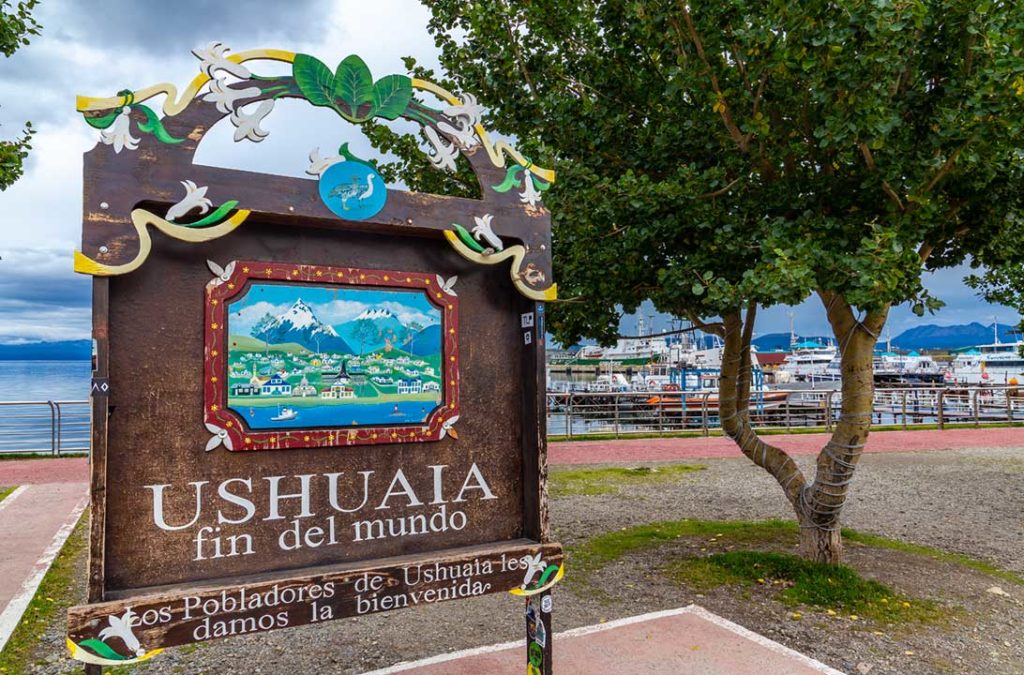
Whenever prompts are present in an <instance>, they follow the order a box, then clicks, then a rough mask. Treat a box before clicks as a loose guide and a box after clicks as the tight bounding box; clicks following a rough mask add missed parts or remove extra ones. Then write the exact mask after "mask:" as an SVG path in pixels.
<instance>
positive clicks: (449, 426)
mask: <svg viewBox="0 0 1024 675" xmlns="http://www.w3.org/2000/svg"><path fill="white" fill-rule="evenodd" d="M458 421H459V416H458V415H456V416H455V417H449V418H448V419H446V420H445V421H444V423H442V424H441V434H440V435H439V436H438V438H439V439H440V438H444V437H445V436H447V435H448V434H451V435H452V438H458V437H459V435H458V434H457V433H455V428H454V427H455V423H456V422H458Z"/></svg>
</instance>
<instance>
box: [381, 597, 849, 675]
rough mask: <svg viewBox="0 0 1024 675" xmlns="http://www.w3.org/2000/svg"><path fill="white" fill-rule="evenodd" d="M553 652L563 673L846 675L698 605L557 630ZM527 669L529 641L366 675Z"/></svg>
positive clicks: (471, 674) (491, 673)
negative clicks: (823, 674)
mask: <svg viewBox="0 0 1024 675" xmlns="http://www.w3.org/2000/svg"><path fill="white" fill-rule="evenodd" d="M556 612H557V609H556ZM555 619H556V620H557V614H556V616H555ZM552 649H554V655H553V656H552V662H551V665H552V666H553V668H554V672H556V673H559V675H593V674H595V673H621V675H640V674H641V673H643V674H645V675H679V673H687V674H688V675H815V674H820V673H826V674H827V675H842V673H840V672H839V671H837V670H834V669H832V668H829V667H828V666H826V665H824V664H822V663H820V662H818V661H814V660H813V659H810V658H807V657H806V656H803V655H801V654H799V653H797V652H795V651H793V650H791V649H787V648H786V647H783V646H782V645H780V644H778V643H777V642H773V641H771V640H769V639H767V638H765V637H762V636H760V635H757V634H756V633H753V632H751V631H748V630H746V629H745V628H743V627H742V626H738V625H736V624H734V623H731V622H729V621H726V620H725V619H722V618H721V617H719V616H716V615H714V614H712V613H711V612H708V611H707V610H705V609H703V608H701V607H697V606H695V605H691V606H689V607H686V608H685V609H680V610H670V611H668V612H656V613H654V614H647V615H644V616H639V617H631V618H629V619H622V620H619V621H612V622H610V623H607V624H603V625H599V626H588V627H586V628H580V629H576V630H571V631H566V632H565V633H556V634H555V638H554V641H553V643H552ZM525 670H526V646H525V639H524V642H522V643H516V644H506V645H495V646H493V647H484V648H481V649H475V650H469V651H467V652H461V653H456V654H445V655H442V656H438V657H434V658H431V659H424V660H423V661H418V662H416V663H409V664H401V665H398V666H393V667H391V668H385V669H383V670H379V671H374V672H373V673H367V674H366V675H384V673H399V672H403V673H409V674H410V675H479V674H480V673H487V675H506V674H508V675H520V674H521V673H523V672H524V671H525Z"/></svg>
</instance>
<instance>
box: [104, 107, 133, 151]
mask: <svg viewBox="0 0 1024 675" xmlns="http://www.w3.org/2000/svg"><path fill="white" fill-rule="evenodd" d="M100 139H101V140H102V141H103V142H104V143H106V144H107V145H112V146H114V152H116V153H120V152H121V150H123V149H124V148H128V149H129V150H134V149H136V148H137V147H139V141H140V140H141V139H139V138H135V137H134V136H132V112H131V110H129V109H128V106H125V107H124V108H121V114H120V115H118V116H117V119H115V120H114V123H113V124H112V125H110V128H109V129H107V130H106V131H101V132H100Z"/></svg>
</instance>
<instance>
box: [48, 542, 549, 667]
mask: <svg viewBox="0 0 1024 675" xmlns="http://www.w3.org/2000/svg"><path fill="white" fill-rule="evenodd" d="M537 554H540V560H541V561H542V562H541V564H542V566H543V567H545V568H547V567H550V566H556V567H557V566H559V565H561V563H562V559H563V553H562V547H561V545H559V544H539V543H536V542H525V543H524V542H522V541H519V542H514V543H504V544H500V545H493V544H492V545H484V546H475V547H466V548H463V549H454V550H452V551H451V552H448V553H446V554H444V555H434V556H416V555H410V556H402V557H396V558H391V559H381V560H378V561H375V562H374V563H373V564H369V565H367V564H365V563H364V564H361V565H342V566H336V567H333V568H320V569H318V570H316V571H315V572H312V573H311V572H308V571H307V572H306V573H305V574H302V575H299V576H279V577H277V578H274V577H269V578H262V579H260V580H257V581H249V582H236V583H232V584H229V585H223V586H203V587H200V588H187V587H186V588H174V589H170V590H164V591H160V592H153V593H149V594H146V595H138V596H135V597H130V598H125V599H121V600H113V601H108V602H103V603H95V604H88V605H80V606H77V607H72V608H70V609H69V610H68V636H69V638H70V639H71V640H72V641H73V642H75V643H77V644H79V645H81V644H82V643H83V641H86V640H100V639H101V638H100V632H101V631H102V630H103V629H104V628H108V627H109V626H111V625H114V624H116V623H117V621H114V622H112V621H111V620H110V617H119V618H120V619H121V620H122V621H123V620H124V619H125V614H126V612H128V611H129V610H130V612H131V614H130V615H129V616H128V621H127V624H128V625H130V626H131V629H132V630H131V632H132V634H133V635H134V638H135V639H136V640H137V641H138V645H140V647H136V649H141V650H143V651H144V652H148V651H151V650H153V649H158V648H163V647H170V646H175V645H184V644H190V643H194V642H206V641H208V640H212V639H216V638H220V637H228V636H231V635H240V634H245V633H254V632H265V631H268V630H274V629H278V628H286V627H293V626H302V625H307V624H311V623H320V622H323V621H328V620H334V619H340V618H345V617H352V616H359V615H363V614H372V613H376V612H382V611H388V610H392V609H404V608H408V607H413V606H416V605H423V604H435V603H438V602H444V601H447V600H457V599H464V598H469V597H476V596H480V595H485V594H490V593H502V592H507V591H510V590H512V589H517V588H522V586H523V584H524V580H525V578H526V576H527V574H530V573H529V572H527V570H528V569H530V568H529V566H528V563H527V560H526V557H527V556H536V555H537ZM539 576H540V572H539V571H537V572H536V573H533V574H530V578H531V579H532V580H533V582H535V581H536V580H537V579H538V577H539ZM552 578H553V576H552ZM128 642H130V640H129V641H124V642H122V640H111V644H110V645H109V647H111V648H113V649H115V650H117V651H120V652H123V651H124V650H125V646H124V644H127V643H128ZM133 655H134V654H133Z"/></svg>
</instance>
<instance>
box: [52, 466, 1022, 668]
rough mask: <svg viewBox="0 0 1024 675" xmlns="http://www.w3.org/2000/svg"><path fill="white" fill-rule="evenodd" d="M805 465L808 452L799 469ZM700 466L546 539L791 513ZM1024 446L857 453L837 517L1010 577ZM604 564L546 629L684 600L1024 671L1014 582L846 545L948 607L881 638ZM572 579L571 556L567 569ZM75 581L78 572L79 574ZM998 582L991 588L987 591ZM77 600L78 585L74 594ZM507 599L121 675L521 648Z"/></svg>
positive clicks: (793, 632) (572, 509) (577, 515)
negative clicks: (508, 645)
mask: <svg viewBox="0 0 1024 675" xmlns="http://www.w3.org/2000/svg"><path fill="white" fill-rule="evenodd" d="M800 462H801V464H803V465H804V466H805V467H806V466H809V465H810V464H812V462H813V459H812V458H809V457H806V458H802V459H801V460H800ZM700 463H702V464H704V465H706V466H707V470H705V471H701V472H696V473H692V474H686V475H684V476H682V477H680V478H679V479H678V480H677V481H675V482H673V483H669V484H665V483H660V484H658V486H657V488H656V489H644V488H643V487H642V486H641V487H631V488H627V489H625V490H624V491H623V492H622V494H619V495H601V496H589V497H585V496H572V497H562V498H557V499H555V500H553V503H552V507H551V516H552V525H553V530H554V535H555V537H556V538H557V539H558V540H560V541H561V542H563V543H564V544H566V545H571V544H573V543H578V542H581V541H583V540H585V539H586V538H587V537H590V536H593V535H594V534H598V533H601V532H607V531H611V530H615V529H619V528H622V527H627V526H630V525H637V524H642V523H646V522H651V521H655V520H674V519H679V518H700V519H719V520H726V519H742V520H760V519H765V518H772V517H779V518H790V517H791V513H790V511H789V508H788V505H787V504H786V502H785V500H784V498H783V497H782V495H781V491H780V490H779V489H778V487H777V486H775V484H774V483H773V482H772V481H771V479H770V478H769V477H768V476H767V475H766V474H764V473H763V472H762V471H761V470H760V469H757V468H756V467H754V466H753V465H751V464H750V463H749V462H747V460H745V459H715V460H706V461H702V462H700ZM1022 487H1024V451H1022V450H1019V449H1006V448H1002V449H978V450H957V451H948V452H923V453H899V454H876V455H865V456H864V458H863V459H862V464H861V468H860V469H859V470H858V473H857V478H856V481H855V484H854V487H853V491H852V496H851V499H850V502H849V503H848V506H847V510H846V513H845V519H844V523H845V524H846V525H848V526H850V527H853V528H856V529H859V530H862V531H865V532H872V533H877V534H882V535H886V536H889V537H893V538H897V539H901V540H905V541H909V542H913V543H917V544H924V545H929V546H934V547H937V548H941V549H944V550H947V551H954V552H958V553H964V554H967V555H970V556H972V557H976V558H981V559H984V560H986V561H989V562H991V563H994V564H996V565H998V566H999V567H1002V568H1004V569H1008V570H1014V571H1016V572H1024V518H1022V515H1021V514H1022V513H1024V491H1022V489H1021V488H1022ZM701 545H703V544H702V543H701V542H694V541H688V542H687V541H680V542H679V543H677V544H674V545H672V547H669V548H665V547H663V548H661V549H657V550H655V551H650V552H647V553H643V554H635V555H631V556H628V557H627V558H624V559H622V560H619V561H617V562H615V563H613V564H611V565H609V566H607V567H606V568H604V569H603V570H601V571H600V572H598V573H597V574H596V575H595V576H594V577H593V579H592V583H596V584H597V585H598V586H599V587H600V588H602V589H604V590H605V591H606V593H607V597H605V596H603V594H600V593H597V594H595V593H593V592H592V591H591V589H590V588H589V587H587V586H584V585H581V584H573V583H565V584H563V587H562V588H561V590H559V591H557V592H556V594H555V602H556V604H555V613H554V619H555V622H556V630H563V629H567V628H572V627H576V626H582V625H588V624H593V623H597V622H599V621H602V620H607V619H613V618H617V617H621V616H629V615H634V614H641V613H644V612H650V611H656V610H659V609H668V608H672V607H679V606H683V605H687V604H690V603H693V602H695V603H697V604H700V605H703V606H704V607H706V608H708V609H709V610H711V611H713V612H715V613H717V614H720V615H722V616H724V617H725V618H727V619H730V620H732V621H735V622H736V623H739V624H741V625H743V626H746V627H747V628H750V629H752V630H754V631H757V632H759V633H762V634H764V635H766V636H768V637H770V638H772V639H774V640H777V641H779V642H781V643H782V644H785V645H787V646H789V647H792V648H794V649H797V650H799V651H801V652H803V653H806V654H808V655H809V656H812V657H814V658H816V659H819V660H821V661H823V662H824V663H827V664H829V665H831V666H833V667H835V668H838V669H840V670H843V671H846V672H849V673H853V674H863V675H867V674H868V673H871V674H872V675H883V674H890V673H891V674H901V675H902V674H912V673H986V674H988V673H991V674H995V675H1003V674H1006V675H1009V674H1011V673H1024V587H1021V586H1015V585H1013V584H1011V583H1009V582H1006V581H999V580H995V579H993V578H991V577H988V576H987V575H984V574H981V573H978V572H973V571H971V570H967V569H964V568H962V567H960V566H957V565H954V564H951V563H944V562H937V561H933V560H931V559H928V558H922V557H919V556H912V555H908V554H904V553H899V552H893V551H885V550H880V549H873V548H866V547H859V546H849V547H848V550H847V562H848V563H849V564H850V565H851V566H853V567H854V568H856V569H857V570H858V571H859V572H860V573H861V574H862V575H864V576H866V577H869V578H877V579H879V580H880V581H882V582H884V583H886V584H888V585H890V586H892V587H894V588H895V589H896V590H897V591H899V592H901V593H904V594H906V595H909V596H914V597H919V598H931V599H933V600H935V601H937V602H938V603H940V604H941V605H945V606H949V607H951V608H952V609H951V611H950V619H949V622H948V624H946V625H939V626H936V625H931V626H925V627H904V628H898V629H889V628H887V627H884V626H877V625H872V624H871V623H869V622H865V621H863V620H860V621H851V620H850V619H848V618H832V617H828V616H827V615H826V614H825V613H824V612H819V611H816V610H815V611H811V610H808V611H805V612H804V618H803V620H801V621H793V620H791V619H790V618H789V613H790V611H791V610H790V608H788V607H786V606H784V605H782V604H780V603H778V602H776V601H774V600H772V599H771V598H770V597H768V594H769V593H770V591H768V590H767V589H764V588H762V587H756V588H754V589H745V590H738V589H736V588H729V587H723V588H719V589H716V590H714V591H710V592H707V593H704V594H700V593H695V592H693V591H692V590H689V589H687V588H683V587H680V586H678V585H675V584H673V583H671V582H670V581H668V580H667V579H666V578H665V577H664V575H662V574H661V573H660V572H659V568H660V566H661V565H663V564H664V563H665V562H666V560H668V559H669V558H670V557H671V556H672V555H673V554H674V553H676V551H674V550H673V548H678V549H679V551H678V552H679V553H683V552H689V551H692V550H693V549H694V547H698V546H701ZM567 574H568V575H572V560H571V559H570V560H569V562H568V564H567ZM80 578H83V579H84V567H83V573H82V574H81V577H80ZM993 586H1000V587H1001V588H1002V589H1004V591H1005V593H1006V594H1005V595H1002V594H995V593H992V592H989V591H988V589H990V588H992V587H993ZM78 592H81V589H78ZM520 610H521V607H520V602H518V601H516V600H513V599H512V598H511V597H509V596H507V595H492V596H485V597H482V598H477V599H473V600H464V601H460V602H456V603H447V604H441V605H432V606H421V607H417V608H413V609H410V610H405V611H401V612H397V613H392V614H378V615H372V616H366V617H360V618H357V619H348V620H343V621H337V622H332V623H326V624H322V625H320V626H316V627H305V628H297V629H292V630H287V631H278V632H272V633H264V634H260V635H254V636H249V637H239V638H231V639H226V640H221V641H218V642H214V643H209V644H205V645H202V646H200V647H198V648H195V649H190V648H186V649H172V650H169V651H167V652H165V653H163V654H161V655H160V656H158V657H157V658H155V659H154V660H153V661H151V662H149V663H148V664H145V665H144V666H141V667H138V668H136V669H133V672H135V671H138V672H147V673H149V672H153V673H246V674H251V673H294V674H298V673H325V672H331V673H357V672H361V671H364V670H369V669H373V668H381V667H385V666H388V665H391V664H394V663H397V662H400V661H403V660H412V659H417V658H422V657H426V656H431V655H434V654H438V653H441V652H446V651H452V650H456V649H464V648H468V647H474V646H479V645H483V644H490V643H495V642H503V641H507V640H515V639H520V638H521V637H522V636H521V632H522V626H521V624H522V620H521V617H520ZM63 630H64V627H63V625H55V626H53V627H52V628H51V630H50V631H48V632H47V634H46V635H45V636H44V637H43V638H42V640H41V645H40V656H41V657H42V658H43V659H44V660H46V663H45V665H41V666H39V667H38V668H37V669H36V671H35V672H39V673H57V672H70V671H72V670H74V669H75V666H74V664H72V663H71V662H69V661H67V660H66V659H65V658H64V657H63V656H61V657H57V656H56V655H57V654H58V653H62V651H63V650H62V642H63Z"/></svg>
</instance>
